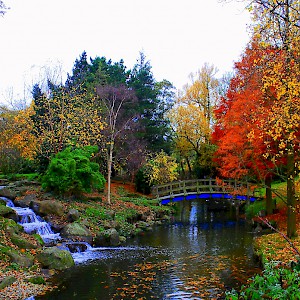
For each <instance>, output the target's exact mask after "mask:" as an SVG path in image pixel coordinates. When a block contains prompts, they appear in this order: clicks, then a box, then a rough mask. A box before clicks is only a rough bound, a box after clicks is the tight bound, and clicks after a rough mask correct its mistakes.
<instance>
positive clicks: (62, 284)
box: [35, 200, 259, 300]
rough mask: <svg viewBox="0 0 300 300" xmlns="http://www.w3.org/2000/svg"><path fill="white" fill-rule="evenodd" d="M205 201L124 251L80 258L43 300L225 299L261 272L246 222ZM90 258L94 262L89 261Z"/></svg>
mask: <svg viewBox="0 0 300 300" xmlns="http://www.w3.org/2000/svg"><path fill="white" fill-rule="evenodd" d="M207 203H208V202H207V201H205V200H204V201H192V202H191V201H182V202H181V203H178V206H179V214H178V215H177V216H176V217H174V219H172V220H171V222H170V223H169V224H165V225H163V226H157V227H155V228H154V230H153V231H152V232H147V233H145V234H144V235H142V236H139V237H137V238H135V239H133V240H130V241H129V242H128V244H127V245H126V246H125V247H119V248H103V249H101V250H97V251H93V252H90V257H83V256H84V254H78V257H77V261H83V260H85V262H84V263H80V264H78V265H76V266H75V267H73V268H71V269H68V270H67V271H65V272H62V273H61V274H60V275H59V276H58V277H56V278H55V279H54V280H55V283H56V284H57V285H58V288H57V289H56V290H55V291H53V292H51V293H49V294H47V295H44V296H40V297H36V298H35V299H36V300H38V299H39V300H42V299H43V300H45V299H51V300H55V299H61V300H62V299H64V300H65V299H81V300H93V299H97V300H98V299H101V300H106V299H109V300H111V299H140V300H141V299H222V298H223V297H224V291H225V290H226V289H230V288H238V287H239V286H240V285H241V284H242V283H243V282H245V281H246V280H247V278H249V277H250V276H252V275H253V274H254V273H256V272H258V271H259V269H258V266H257V263H256V262H255V261H254V259H253V250H252V242H253V233H252V232H251V230H252V229H251V228H250V227H249V226H248V225H247V224H246V222H245V221H243V220H238V221H237V220H236V217H235V214H233V215H232V214H231V213H230V211H224V210H218V211H216V210H210V209H209V206H208V204H207ZM89 258H90V259H91V260H89Z"/></svg>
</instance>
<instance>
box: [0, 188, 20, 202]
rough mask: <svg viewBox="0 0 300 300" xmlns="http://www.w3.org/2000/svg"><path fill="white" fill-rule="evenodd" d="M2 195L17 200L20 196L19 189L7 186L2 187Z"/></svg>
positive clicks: (0, 192) (0, 190)
mask: <svg viewBox="0 0 300 300" xmlns="http://www.w3.org/2000/svg"><path fill="white" fill-rule="evenodd" d="M0 196H1V197H5V198H8V199H10V200H15V199H16V198H17V197H18V196H19V193H18V190H14V189H11V188H8V187H5V188H3V189H0Z"/></svg>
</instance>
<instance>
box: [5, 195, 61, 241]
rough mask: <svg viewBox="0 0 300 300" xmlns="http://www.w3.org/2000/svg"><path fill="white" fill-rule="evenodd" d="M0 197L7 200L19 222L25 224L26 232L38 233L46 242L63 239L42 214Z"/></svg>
mask: <svg viewBox="0 0 300 300" xmlns="http://www.w3.org/2000/svg"><path fill="white" fill-rule="evenodd" d="M0 198H1V199H2V200H4V201H5V202H6V206H9V207H11V208H12V209H13V210H14V211H15V212H16V214H17V216H18V218H19V222H18V223H19V224H20V225H22V226H23V228H24V231H25V232H26V233H29V234H33V233H38V234H39V235H40V236H41V238H42V239H43V241H44V242H45V244H50V243H52V242H56V241H58V240H60V239H61V237H60V234H59V233H54V232H53V231H52V229H51V226H50V225H49V224H48V223H47V222H46V221H45V220H43V219H42V218H41V217H40V216H37V215H36V214H35V212H34V211H33V210H32V209H30V208H28V207H27V208H22V207H16V206H15V205H14V203H13V202H12V201H11V200H9V199H8V198H5V197H0Z"/></svg>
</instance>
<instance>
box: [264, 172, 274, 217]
mask: <svg viewBox="0 0 300 300" xmlns="http://www.w3.org/2000/svg"><path fill="white" fill-rule="evenodd" d="M265 185H266V213H267V215H271V214H272V213H273V209H274V203H273V199H272V190H271V185H272V177H271V176H269V175H267V176H266V178H265Z"/></svg>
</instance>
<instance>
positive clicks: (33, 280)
mask: <svg viewBox="0 0 300 300" xmlns="http://www.w3.org/2000/svg"><path fill="white" fill-rule="evenodd" d="M26 281H27V282H30V283H33V284H46V281H45V279H44V277H42V276H34V277H30V278H27V279H26Z"/></svg>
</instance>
